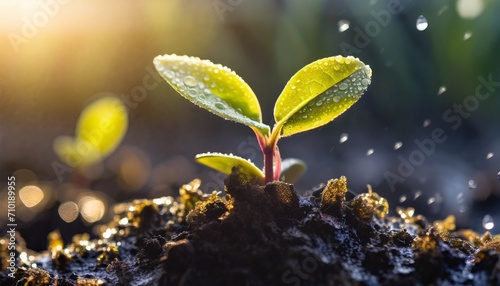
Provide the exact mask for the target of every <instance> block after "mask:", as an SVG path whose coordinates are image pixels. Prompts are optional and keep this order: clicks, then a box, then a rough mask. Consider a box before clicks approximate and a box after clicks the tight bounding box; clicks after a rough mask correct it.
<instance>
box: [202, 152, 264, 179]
mask: <svg viewBox="0 0 500 286" xmlns="http://www.w3.org/2000/svg"><path fill="white" fill-rule="evenodd" d="M195 160H196V162H198V163H200V164H203V165H205V166H208V167H210V168H212V169H215V170H217V171H220V172H222V173H225V174H231V171H232V169H233V167H239V168H240V172H241V173H243V174H245V175H247V176H248V177H249V178H250V179H253V178H258V180H259V181H260V182H263V181H264V173H262V171H261V170H260V169H259V168H257V167H256V166H255V165H254V164H253V163H252V162H251V161H250V160H246V159H243V158H241V157H238V156H235V155H233V154H222V153H202V154H198V155H196V157H195Z"/></svg>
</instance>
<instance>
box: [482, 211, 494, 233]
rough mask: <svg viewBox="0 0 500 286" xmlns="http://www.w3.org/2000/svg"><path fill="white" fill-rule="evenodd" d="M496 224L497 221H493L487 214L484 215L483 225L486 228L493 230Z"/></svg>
mask: <svg viewBox="0 0 500 286" xmlns="http://www.w3.org/2000/svg"><path fill="white" fill-rule="evenodd" d="M494 226H495V223H494V222H493V218H492V217H491V216H490V215H489V214H487V215H485V216H484V217H483V227H484V229H486V230H491V229H492V228H493V227H494Z"/></svg>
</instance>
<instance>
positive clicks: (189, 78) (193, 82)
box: [183, 75, 198, 87]
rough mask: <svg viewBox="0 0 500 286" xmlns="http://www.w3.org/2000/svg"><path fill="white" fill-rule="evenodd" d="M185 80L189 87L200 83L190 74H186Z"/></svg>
mask: <svg viewBox="0 0 500 286" xmlns="http://www.w3.org/2000/svg"><path fill="white" fill-rule="evenodd" d="M183 82H184V84H185V85H186V86H189V87H195V86H196V85H197V84H198V82H197V81H196V79H195V78H194V77H192V76H190V75H188V76H185V77H184V79H183Z"/></svg>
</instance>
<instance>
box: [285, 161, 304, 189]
mask: <svg viewBox="0 0 500 286" xmlns="http://www.w3.org/2000/svg"><path fill="white" fill-rule="evenodd" d="M306 169H307V165H306V163H305V162H304V161H302V160H300V159H296V158H287V159H284V160H283V161H282V162H281V175H280V180H282V181H284V182H287V183H290V184H293V183H295V182H296V181H298V180H299V178H300V177H301V176H302V175H303V174H304V172H305V171H306Z"/></svg>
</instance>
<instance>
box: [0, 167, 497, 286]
mask: <svg viewBox="0 0 500 286" xmlns="http://www.w3.org/2000/svg"><path fill="white" fill-rule="evenodd" d="M225 185H226V193H227V194H226V196H225V197H224V198H221V197H220V196H219V194H216V193H213V194H211V195H205V194H202V193H201V192H200V191H199V190H198V187H199V181H197V180H195V181H193V182H191V183H190V184H188V185H185V186H183V188H182V189H181V190H180V197H179V198H177V200H175V199H173V198H171V197H164V198H159V199H156V200H138V201H135V202H132V203H130V204H123V205H122V207H123V208H124V209H125V210H126V211H124V212H122V213H121V214H119V215H117V217H116V219H115V220H114V221H113V222H111V223H110V224H109V225H107V227H105V228H104V229H103V230H104V231H103V233H102V234H101V237H102V238H101V239H99V240H90V241H89V240H88V237H86V236H85V235H79V236H75V237H74V238H73V243H71V244H69V245H66V246H65V247H63V246H62V242H61V240H60V238H59V237H58V235H57V232H55V233H53V236H52V238H51V240H50V243H49V249H48V251H47V252H46V253H42V254H36V255H34V257H33V258H29V255H31V254H30V253H29V250H26V249H24V248H22V247H19V249H18V254H19V255H21V254H22V253H27V254H28V255H26V254H23V255H22V257H27V256H28V258H24V260H22V261H20V262H19V266H18V267H17V268H16V269H15V275H14V276H15V278H11V277H9V276H8V273H9V270H8V269H6V265H5V261H6V258H5V257H6V256H5V255H7V250H6V241H5V240H3V242H2V245H0V250H1V252H0V255H1V256H2V260H1V262H0V263H1V266H2V269H3V272H1V273H0V285H6V286H7V285H149V286H152V285H499V284H500V262H499V257H500V254H499V253H500V239H499V238H498V237H493V236H492V235H490V234H489V233H485V234H484V235H482V236H481V235H478V234H476V233H474V232H472V231H468V230H462V231H455V229H454V228H455V226H454V218H453V217H451V216H450V217H448V218H447V219H445V220H443V221H438V222H434V223H432V224H431V223H429V222H427V221H426V219H425V218H424V217H422V216H414V215H413V210H412V209H406V210H399V211H398V213H399V215H400V217H388V216H386V213H387V210H388V205H387V202H386V200H385V199H383V198H381V197H379V196H378V195H377V194H376V193H373V192H371V190H370V191H369V192H368V193H365V194H361V195H359V196H357V197H355V198H353V199H351V200H346V198H345V195H346V193H347V186H346V181H345V178H340V179H338V180H331V181H329V182H328V184H327V185H326V186H321V187H318V188H316V189H315V190H312V191H309V192H307V193H306V195H304V196H298V195H297V193H296V192H295V190H294V188H293V186H292V185H289V184H286V183H282V182H274V183H270V184H268V185H266V186H258V185H255V184H253V183H252V182H249V181H247V180H246V178H245V177H243V176H242V175H240V174H237V173H234V174H232V175H230V176H229V177H228V178H227V179H226V182H225ZM19 255H18V257H20V256H19Z"/></svg>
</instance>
